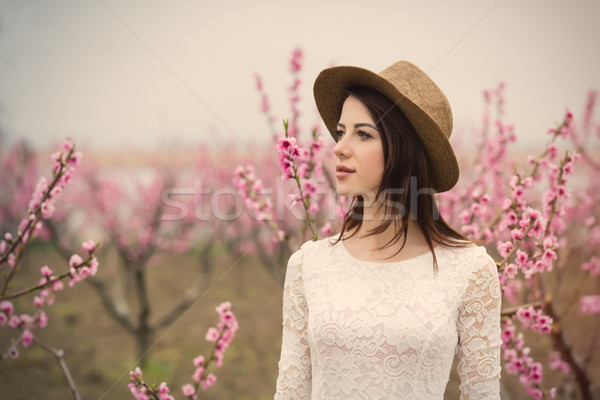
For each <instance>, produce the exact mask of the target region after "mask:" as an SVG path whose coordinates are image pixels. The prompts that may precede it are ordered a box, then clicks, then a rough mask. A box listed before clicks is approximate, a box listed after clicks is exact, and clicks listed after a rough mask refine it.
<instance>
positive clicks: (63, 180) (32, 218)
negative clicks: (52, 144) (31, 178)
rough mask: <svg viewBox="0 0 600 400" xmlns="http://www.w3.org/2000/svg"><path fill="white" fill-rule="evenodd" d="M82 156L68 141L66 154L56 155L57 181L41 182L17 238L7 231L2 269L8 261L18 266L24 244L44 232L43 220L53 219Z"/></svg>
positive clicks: (0, 251)
mask: <svg viewBox="0 0 600 400" xmlns="http://www.w3.org/2000/svg"><path fill="white" fill-rule="evenodd" d="M81 157H82V156H81V153H79V152H75V151H74V147H73V144H72V143H71V142H69V141H68V140H67V141H65V142H64V144H63V146H62V152H57V153H54V154H53V155H52V160H53V161H54V165H53V167H52V171H53V172H52V173H53V179H52V181H51V182H50V183H49V182H48V180H47V179H46V178H45V177H41V178H40V179H39V181H38V183H37V185H36V187H35V190H34V192H33V194H32V196H31V200H30V201H29V211H28V216H27V218H23V219H22V220H21V222H20V223H19V226H18V231H17V235H16V238H14V237H13V235H12V234H11V233H10V232H7V233H6V234H5V235H4V238H3V240H0V266H2V264H4V262H7V263H8V264H9V265H10V266H11V267H14V266H15V263H16V260H17V259H18V253H19V248H20V245H21V244H23V245H26V244H27V243H28V242H29V239H30V238H31V237H32V236H34V235H36V234H37V233H39V232H40V231H41V229H42V222H41V221H39V219H40V217H41V218H43V219H48V218H50V217H52V215H53V214H54V211H55V206H54V203H55V201H56V199H57V198H58V196H59V195H60V194H61V193H62V192H63V190H64V189H65V187H66V186H67V185H68V184H69V182H70V181H71V178H72V176H73V173H74V172H75V166H77V165H78V164H79V162H80V160H81Z"/></svg>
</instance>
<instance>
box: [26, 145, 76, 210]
mask: <svg viewBox="0 0 600 400" xmlns="http://www.w3.org/2000/svg"><path fill="white" fill-rule="evenodd" d="M51 157H52V161H53V162H54V165H53V167H52V171H53V174H54V176H55V177H57V175H58V179H56V180H55V182H53V185H52V187H51V188H50V190H48V189H49V187H48V186H49V185H48V180H47V179H46V178H45V177H41V178H40V180H39V181H38V184H37V186H36V188H35V191H34V192H33V195H32V196H31V200H30V202H29V213H33V212H34V211H35V210H36V209H37V208H38V207H39V206H40V205H41V207H40V210H41V213H42V217H43V218H44V219H48V218H50V217H52V214H54V211H55V207H54V202H55V200H56V198H57V197H58V196H59V195H60V194H61V193H62V191H63V189H64V188H65V187H66V186H67V185H68V184H69V182H70V181H71V178H72V176H73V173H74V172H75V166H77V165H78V164H79V162H80V161H81V157H82V154H81V153H80V152H75V149H74V146H73V144H72V143H71V142H70V141H68V140H66V141H65V142H64V143H63V146H62V152H60V151H59V152H56V153H54V154H52V156H51Z"/></svg>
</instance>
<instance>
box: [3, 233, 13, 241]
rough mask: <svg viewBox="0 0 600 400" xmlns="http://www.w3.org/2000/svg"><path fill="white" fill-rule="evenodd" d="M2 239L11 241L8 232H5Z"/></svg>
mask: <svg viewBox="0 0 600 400" xmlns="http://www.w3.org/2000/svg"><path fill="white" fill-rule="evenodd" d="M4 240H6V241H7V242H9V243H10V242H11V241H12V235H11V234H10V232H6V233H5V234H4Z"/></svg>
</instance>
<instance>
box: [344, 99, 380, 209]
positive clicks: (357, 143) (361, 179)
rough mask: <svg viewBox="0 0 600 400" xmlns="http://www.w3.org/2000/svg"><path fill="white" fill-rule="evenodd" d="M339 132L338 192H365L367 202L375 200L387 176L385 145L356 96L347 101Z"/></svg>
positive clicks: (349, 194)
mask: <svg viewBox="0 0 600 400" xmlns="http://www.w3.org/2000/svg"><path fill="white" fill-rule="evenodd" d="M336 134H337V138H338V139H337V140H338V141H337V143H336V145H335V147H334V148H333V153H334V162H335V166H336V174H335V177H336V182H337V192H338V193H339V194H340V195H342V196H350V197H352V196H356V195H359V194H361V195H363V197H364V200H365V205H368V204H372V202H373V201H374V199H375V195H376V194H377V191H378V190H379V186H380V185H381V180H382V178H383V171H384V166H385V165H384V157H383V145H382V143H381V136H380V134H379V131H377V128H376V126H375V122H374V121H373V120H372V119H371V116H370V115H369V112H368V111H367V109H366V108H365V106H364V105H363V104H362V103H361V102H360V101H359V100H358V99H357V98H356V97H353V96H350V97H348V99H346V101H345V102H344V106H343V108H342V115H341V116H340V120H339V122H338V125H337V132H336ZM346 169H347V170H349V171H351V172H345V171H344V170H346Z"/></svg>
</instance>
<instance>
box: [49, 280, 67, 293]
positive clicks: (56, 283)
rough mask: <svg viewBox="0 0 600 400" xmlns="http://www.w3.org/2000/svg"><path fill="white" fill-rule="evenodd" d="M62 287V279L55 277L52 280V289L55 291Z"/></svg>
mask: <svg viewBox="0 0 600 400" xmlns="http://www.w3.org/2000/svg"><path fill="white" fill-rule="evenodd" d="M63 289H64V285H63V283H62V281H60V280H58V279H57V280H55V281H53V282H52V290H54V291H55V292H60V291H61V290H63Z"/></svg>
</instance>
